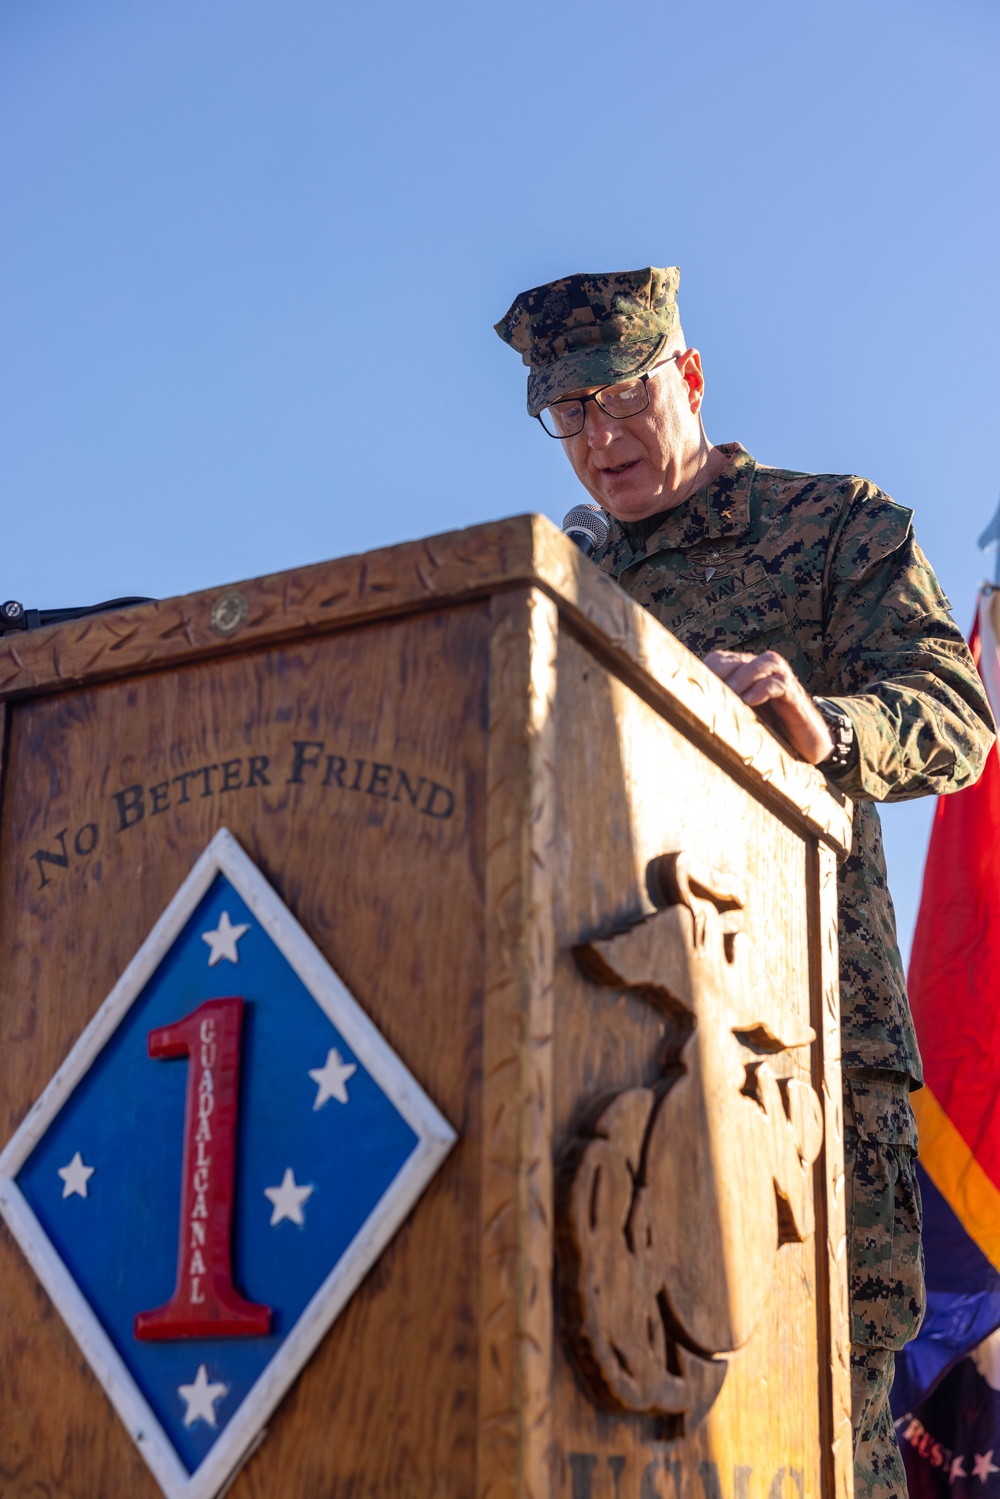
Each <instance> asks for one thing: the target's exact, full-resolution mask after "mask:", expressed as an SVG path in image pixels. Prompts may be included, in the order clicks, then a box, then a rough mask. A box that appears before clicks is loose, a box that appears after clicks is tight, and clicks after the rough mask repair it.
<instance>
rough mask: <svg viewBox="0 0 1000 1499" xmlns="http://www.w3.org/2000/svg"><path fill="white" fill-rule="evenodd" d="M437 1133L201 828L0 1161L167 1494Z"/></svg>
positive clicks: (355, 1272)
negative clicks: (176, 881)
mask: <svg viewBox="0 0 1000 1499" xmlns="http://www.w3.org/2000/svg"><path fill="white" fill-rule="evenodd" d="M454 1141H455V1134H454V1132H453V1130H452V1129H451V1128H450V1126H449V1125H448V1123H447V1122H446V1120H445V1119H444V1118H443V1117H442V1116H441V1114H440V1113H439V1112H438V1110H437V1109H436V1108H435V1107H434V1105H433V1104H432V1103H431V1101H430V1099H429V1098H428V1097H427V1096H426V1094H425V1093H424V1092H423V1091H422V1090H421V1088H420V1087H419V1086H418V1084H417V1083H416V1082H415V1080H414V1079H413V1077H412V1076H411V1075H410V1073H409V1072H408V1071H407V1070H406V1068H405V1067H404V1065H403V1064H402V1062H401V1061H400V1059H399V1058H398V1057H397V1056H396V1055H395V1053H394V1052H393V1051H392V1050H391V1049H390V1047H389V1046H388V1044H387V1043H386V1041H385V1040H384V1038H383V1037H382V1036H381V1034H380V1033H379V1032H378V1031H377V1030H376V1028H375V1026H374V1025H373V1024H372V1022H371V1021H370V1020H369V1019H368V1017H367V1016H366V1015H365V1013H364V1012H363V1010H362V1009H361V1008H360V1006H359V1005H358V1004H357V1002H356V1001H355V999H354V998H353V997H352V996H351V994H350V993H349V992H348V990H347V989H346V987H345V986H344V984H343V983H342V982H341V980H340V979H339V978H338V977H337V975H336V973H334V971H333V969H332V968H331V967H330V966H329V964H328V963H327V962H326V960H325V958H324V957H323V956H322V954H321V953H320V952H319V950H318V949H317V948H316V947H315V945H314V944H313V943H312V941H311V940H310V939H309V937H308V936H307V935H306V933H305V932H304V931H303V929H302V928H301V926H300V925H299V924H298V922H297V921H296V920H295V918H294V917H293V916H292V914H291V912H290V911H289V910H288V909H287V907H286V906H285V905H284V904H283V902H282V901H281V900H280V899H279V898H278V896H277V895H276V894H275V892H274V891H273V889H272V888H271V887H270V885H268V883H267V882H266V880H265V879H264V878H263V876H262V875H261V873H260V872H259V870H258V869H257V868H256V866H255V865H254V864H253V863H252V862H251V860H250V859H249V858H248V857H247V856H246V854H245V853H244V852H243V850H242V849H241V848H240V847H239V845H238V844H237V842H236V840H235V839H234V838H233V837H232V836H231V834H229V833H228V832H226V831H225V830H223V831H221V832H220V833H218V834H217V835H216V836H215V838H214V839H213V840H212V842H211V844H210V845H209V847H208V848H207V849H206V850H205V852H204V854H203V855H202V856H201V858H200V859H199V860H198V862H197V864H196V865H195V867H194V869H193V870H192V871H191V874H190V875H189V876H188V878H187V879H186V880H185V881H184V884H183V885H182V886H181V888H180V890H179V891H178V892H177V894H176V896H175V897H174V899H173V900H172V901H171V903H170V905H169V906H168V908H167V910H166V911H165V912H164V914H163V916H162V917H161V918H160V920H159V921H158V922H157V924H156V926H155V927H154V928H153V930H152V932H151V933H150V935H149V937H148V938H147V940H146V941H145V942H144V943H143V945H142V947H141V948H140V950H139V952H138V953H137V954H136V956H135V958H134V959H133V961H132V962H131V963H130V964H129V966H128V968H127V969H126V971H125V973H124V974H123V975H122V977H121V979H120V980H119V982H118V983H117V984H116V985H115V987H114V989H113V990H112V992H111V994H110V995H109V996H108V998H107V999H106V1001H105V1002H104V1004H103V1005H102V1006H101V1009H100V1010H99V1011H98V1013H97V1014H96V1015H95V1017H94V1019H93V1021H92V1022H91V1024H90V1025H89V1026H88V1027H87V1029H86V1030H85V1032H84V1033H83V1035H82V1036H81V1037H80V1040H79V1041H78V1043H77V1044H76V1046H75V1047H74V1049H73V1051H72V1052H71V1053H70V1055H69V1057H68V1058H67V1059H66V1061H65V1063H64V1064H63V1065H62V1067H61V1068H60V1069H59V1071H58V1072H57V1073H56V1075H55V1077H54V1078H53V1080H52V1082H51V1083H50V1084H49V1086H48V1088H47V1089H46V1091H45V1092H44V1093H43V1094H42V1096H41V1098H40V1099H39V1100H38V1102H37V1103H36V1104H35V1106H34V1107H33V1109H32V1110H31V1111H30V1113H29V1114H28V1116H27V1118H26V1119H25V1120H24V1122H23V1124H22V1125H21V1127H20V1129H19V1130H18V1131H17V1133H16V1134H15V1135H14V1137H13V1139H12V1140H11V1141H10V1143H9V1144H8V1145H7V1147H6V1148H5V1150H4V1151H3V1154H2V1155H0V1212H2V1214H3V1216H4V1218H5V1219H6V1221H7V1224H8V1226H9V1227H10V1228H11V1230H12V1232H13V1233H14V1235H15V1237H16V1238H17V1239H18V1241H19V1243H20V1244H21V1247H22V1249H23V1250H24V1252H25V1254H26V1255H27V1257H28V1259H29V1260H30V1262H31V1264H32V1266H33V1267H34V1269H35V1271H36V1273H37V1274H38V1275H39V1277H40V1279H41V1280H42V1282H43V1284H44V1285H45V1287H46V1289H47V1291H48V1293H49V1295H50V1296H51V1297H52V1299H53V1301H54V1302H55V1304H56V1306H57V1307H58V1309H59V1311H60V1313H61V1314H62V1316H63V1317H64V1319H65V1320H66V1322H67V1324H68V1325H69V1327H70V1329H71V1331H72V1332H73V1334H74V1336H75V1337H76V1339H77V1342H78V1343H79V1345H80V1347H81V1349H82V1351H83V1352H84V1354H85V1355H86V1357H87V1359H88V1360H89V1362H90V1365H91V1367H92V1369H93V1370H94V1372H95V1374H96V1375H97V1378H98V1379H99V1381H100V1383H101V1384H102V1385H103V1387H104V1389H105V1390H106V1391H107V1393H108V1395H109V1396H110V1398H111V1400H112V1401H113V1403H114V1405H115V1407H116V1409H117V1411H118V1413H119V1415H120V1416H121V1418H122V1420H123V1421H124V1422H125V1423H126V1425H127V1427H128V1429H129V1431H130V1433H131V1435H132V1437H133V1440H134V1441H135V1442H136V1444H137V1445H138V1447H139V1448H140V1450H141V1451H142V1453H143V1455H144V1456H145V1458H146V1461H147V1462H148V1464H149V1466H150V1468H151V1469H152V1471H153V1473H154V1475H155V1477H156V1479H157V1481H158V1482H159V1484H160V1486H161V1488H162V1489H163V1491H164V1493H165V1494H167V1495H168V1496H169V1499H212V1496H214V1495H215V1494H217V1493H218V1491H219V1490H220V1489H221V1488H222V1487H223V1486H224V1485H225V1484H226V1482H227V1481H228V1480H229V1479H230V1478H231V1476H232V1474H233V1472H234V1470H235V1469H236V1468H237V1467H238V1466H239V1465H240V1463H241V1461H242V1460H243V1459H244V1457H245V1455H246V1454H247V1452H248V1451H250V1450H252V1448H253V1446H254V1445H255V1443H256V1441H257V1440H258V1438H259V1435H260V1433H261V1431H262V1429H263V1424H264V1422H265V1421H266V1420H267V1419H268V1417H269V1416H270V1414H271V1412H272V1411H273V1410H274V1408H275V1406H276V1405H277V1404H278V1402H279V1400H280V1399H281V1398H282V1396H283V1395H284V1393H285V1391H286V1390H287V1388H288V1386H289V1385H290V1384H291V1383H292V1381H293V1380H294V1379H295V1377H296V1376H297V1374H298V1373H299V1371H300V1370H301V1368H302V1366H303V1365H304V1364H305V1362H306V1360H307V1359H308V1358H309V1357H310V1355H311V1354H312V1352H313V1351H314V1349H315V1348H316V1346H317V1345H318V1343H319V1342H320V1340H321V1339H322V1338H323V1336H324V1335H325V1333H326V1332H327V1330H328V1329H329V1328H330V1326H331V1325H332V1323H333V1322H334V1320H335V1318H336V1317H337V1315H338V1313H339V1312H340V1311H341V1309H342V1308H343V1306H344V1305H345V1304H346V1302H347V1301H348V1299H349V1298H350V1297H351V1295H352V1294H353V1293H354V1291H355V1290H356V1288H357V1286H358V1285H359V1284H360V1282H361V1280H362V1278H363V1277H364V1275H365V1274H366V1272H367V1271H368V1269H369V1268H370V1267H371V1265H372V1264H373V1262H374V1261H375V1260H376V1259H377V1257H378V1256H379V1254H381V1252H382V1250H383V1249H384V1248H385V1246H386V1245H387V1244H388V1242H389V1241H390V1239H391V1238H392V1237H393V1235H394V1234H395V1233H396V1230H397V1229H398V1227H399V1225H400V1224H401V1223H402V1221H403V1219H404V1218H405V1217H406V1215H407V1214H408V1213H409V1212H410V1210H411V1209H412V1207H413V1206H414V1204H415V1203H416V1201H417V1199H418V1198H419V1197H420V1195H421V1194H422V1192H423V1191H424V1188H425V1187H426V1186H427V1184H428V1182H429V1181H430V1179H431V1178H432V1176H433V1175H434V1173H435V1172H436V1171H437V1169H438V1167H439V1166H440V1164H441V1162H442V1161H443V1159H444V1157H445V1156H446V1155H447V1153H448V1151H449V1150H450V1149H451V1146H452V1144H453V1143H454Z"/></svg>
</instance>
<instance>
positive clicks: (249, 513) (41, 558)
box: [0, 0, 1000, 940]
mask: <svg viewBox="0 0 1000 1499" xmlns="http://www.w3.org/2000/svg"><path fill="white" fill-rule="evenodd" d="M998 78H1000V8H998V6H997V5H996V3H995V0H937V3H930V0H764V3H758V4H753V3H747V0H688V3H687V4H685V5H679V4H676V3H674V0H659V3H656V4H649V3H644V0H635V3H632V4H628V5H623V4H620V3H619V4H615V5H611V4H608V3H605V4H602V5H598V4H595V3H593V0H575V3H573V4H568V3H547V0H531V3H526V0H507V3H506V4H504V5H477V4H469V3H467V0H466V3H462V4H459V3H457V0H453V3H446V4H443V3H434V0H431V3H425V4H423V5H412V4H405V5H404V4H401V3H399V0H389V3H387V4H383V5H379V6H374V5H369V6H363V5H346V4H344V3H339V4H338V3H336V0H4V3H3V5H2V7H0V204H2V209H0V385H2V392H0V402H2V410H3V420H2V434H0V486H2V488H0V516H2V531H0V537H2V540H0V597H3V598H7V597H15V598H19V599H21V600H22V601H23V602H24V603H26V604H28V605H36V606H41V607H45V606H50V605H57V604H64V603H75V602H88V601H93V600H96V599H98V598H103V597H107V596H109V595H113V594H117V593H126V592H137V593H148V594H154V595H166V594H171V593H183V592H187V591H188V590H190V589H193V588H197V587H201V586H205V585H210V584H214V583H218V582H222V581H226V580H230V579H236V578H241V577H247V576H252V575H254V574H256V573H261V572H265V571H273V570H275V569H280V568H285V567H290V566H292V565H294V564H297V563H305V562H311V561H314V560H316V559H318V558H322V557H329V556H335V555H339V554H342V553H346V552H352V551H357V550H362V549H365V548H367V547H371V546H376V545H380V544H383V543H387V542H393V541H397V540H401V539H403V538H405V537H410V536H415V535H421V534H428V533H431V532H434V531H440V530H445V529H450V528H452V527H455V526H461V525H466V524H471V523H473V522H477V521H483V520H488V519H490V518H493V517H496V516H500V515H506V514H511V513H515V512H519V511H524V510H530V509H534V510H542V511H544V512H545V513H547V514H548V515H550V516H552V517H553V518H555V519H558V518H560V517H561V515H562V513H563V512H564V510H565V509H567V508H568V506H569V505H570V504H571V503H572V502H573V501H574V500H575V499H576V498H577V497H578V495H577V490H576V488H575V485H574V481H573V479H572V477H571V475H570V472H569V469H568V466H567V465H566V464H565V460H564V459H563V458H562V456H561V454H560V452H559V451H558V448H557V445H556V444H555V443H551V442H549V441H548V440H547V439H546V438H545V437H544V436H543V434H542V433H541V432H540V430H538V428H537V424H535V423H531V422H529V421H528V420H527V418H526V417H525V415H524V381H523V371H522V367H521V365H520V362H519V360H518V359H517V357H516V356H515V355H514V354H513V353H512V352H511V351H510V350H508V349H507V348H505V347H504V346H503V345H502V344H501V343H500V342H499V340H498V339H497V338H496V336H495V335H494V333H493V331H492V327H491V325H492V323H493V322H494V321H495V320H496V319H497V318H498V317H499V316H500V315H501V313H503V312H504V311H505V310H506V308H507V306H508V304H509V303H510V301H511V300H512V298H513V296H514V294H515V293H516V292H518V291H520V290H522V289H523V288H525V287H528V286H533V285H536V284H537V283H539V282H541V281H545V280H548V279H549V278H551V277H553V276H557V275H562V274H566V273H568V272H572V271H578V270H595V269H618V268H626V267H635V266H642V265H648V264H650V263H652V264H656V265H668V264H679V265H680V267H681V271H682V282H681V307H682V314H683V319H684V325H685V329H686V331H687V334H688V337H689V339H690V340H691V341H692V342H694V343H695V344H697V346H698V347H699V348H700V349H701V350H702V354H703V358H704V362H705V366H706V370H707V374H708V380H709V394H708V400H707V405H706V423H707V427H708V431H709V435H710V436H711V437H712V438H713V439H714V440H715V441H720V442H721V441H726V440H730V439H733V438H737V439H739V440H740V441H741V442H743V443H744V444H745V445H746V446H747V447H748V448H749V449H750V451H751V452H752V453H754V454H755V456H756V457H758V458H759V459H761V460H762V461H763V462H767V463H774V464H778V465H781V466H786V467H795V468H803V469H812V470H820V471H851V472H856V473H861V474H865V475H867V476H869V477H871V478H873V479H875V480H876V481H877V482H878V483H879V484H880V485H881V486H882V487H883V488H884V489H886V490H888V492H889V493H890V494H892V495H893V496H894V497H895V498H896V499H898V500H899V501H900V502H902V503H904V504H907V505H910V506H912V507H913V508H914V509H915V511H916V525H917V534H918V536H919V538H920V540H921V542H922V544H923V546H924V548H925V550H926V551H927V552H928V554H929V555H930V557H931V559H932V561H933V562H934V563H935V565H936V566H937V568H938V571H939V574H940V576H941V579H942V582H943V584H944V586H945V589H946V591H947V592H948V593H949V595H950V596H951V598H952V599H953V601H954V604H955V609H956V616H957V618H958V619H959V621H960V622H961V623H962V624H963V626H966V627H967V626H968V624H969V622H970V621H971V616H972V610H973V602H974V593H975V589H976V585H977V583H978V582H979V580H980V578H981V576H982V574H983V570H984V561H983V559H982V558H981V557H980V556H979V554H978V553H977V551H976V548H975V539H976V536H977V535H978V533H979V531H980V530H981V528H982V527H983V526H984V525H985V523H986V521H987V520H988V519H989V518H990V515H991V514H992V512H993V509H994V507H995V505H996V501H997V493H998V487H1000V454H998V445H997V411H998V405H1000V402H998V395H1000V373H998V371H1000V358H998V348H1000V316H998V309H1000V296H998V289H997V286H998V258H997V248H998V245H1000V165H998V163H1000V149H998V148H1000V128H998V127H1000V86H998ZM930 812H931V805H930V804H929V803H926V802H922V803H916V804H910V805H908V806H906V807H904V808H898V809H890V811H889V813H888V815H887V818H886V827H887V842H888V847H889V856H890V874H891V878H892V883H893V888H894V891H895V893H896V896H897V902H898V906H899V912H900V923H901V928H902V932H903V936H904V940H906V939H907V938H908V932H909V928H910V925H911V923H912V919H913V915H914V911H915V903H916V899H917V894H918V890H919V875H920V868H921V865H922V861H923V851H924V845H925V841H926V829H927V825H928V820H929V815H930Z"/></svg>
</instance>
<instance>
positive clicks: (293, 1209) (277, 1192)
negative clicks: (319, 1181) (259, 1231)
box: [264, 1166, 313, 1228]
mask: <svg viewBox="0 0 1000 1499" xmlns="http://www.w3.org/2000/svg"><path fill="white" fill-rule="evenodd" d="M312 1195H313V1189H312V1187H297V1186H296V1185H295V1172H294V1171H293V1170H292V1168H291V1166H289V1167H288V1169H287V1170H286V1172H285V1174H284V1176H283V1177H282V1179H281V1186H280V1187H265V1188H264V1196H265V1197H269V1198H270V1199H271V1202H272V1203H273V1204H274V1211H273V1212H272V1214H271V1227H272V1228H274V1227H275V1225H276V1224H278V1223H280V1222H281V1221H282V1219H283V1218H291V1220H292V1222H293V1223H299V1224H302V1223H305V1221H306V1220H305V1218H304V1217H303V1215H302V1204H303V1203H304V1202H308V1201H309V1198H310V1197H311V1196H312Z"/></svg>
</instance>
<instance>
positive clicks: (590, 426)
mask: <svg viewBox="0 0 1000 1499" xmlns="http://www.w3.org/2000/svg"><path fill="white" fill-rule="evenodd" d="M586 430H587V446H588V447H591V448H594V449H595V450H600V449H601V448H607V447H610V445H611V444H612V443H613V442H614V440H615V438H616V437H617V435H618V431H619V427H618V423H617V422H616V421H615V419H614V417H613V416H608V413H607V412H606V411H603V410H602V409H601V407H600V406H598V404H597V402H596V401H588V402H587V423H586Z"/></svg>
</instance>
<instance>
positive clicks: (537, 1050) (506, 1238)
mask: <svg viewBox="0 0 1000 1499" xmlns="http://www.w3.org/2000/svg"><path fill="white" fill-rule="evenodd" d="M493 620H494V625H493V637H492V641H491V645H490V739H489V753H488V761H487V785H488V797H489V811H488V815H487V828H486V846H487V864H486V905H487V909H488V911H489V912H490V918H491V919H490V924H489V927H488V929H487V945H486V1013H485V1025H484V1033H483V1104H482V1109H483V1202H482V1223H483V1241H482V1322H483V1336H482V1343H481V1346H480V1362H479V1369H480V1389H479V1476H478V1484H479V1489H478V1491H479V1494H480V1496H481V1499H548V1495H549V1492H550V1488H549V1440H550V1384H551V1367H552V1296H551V1265H552V1258H553V1218H552V1102H551V1097H552V1076H551V1073H552V1003H553V991H552V970H553V959H554V932H553V925H552V881H553V879H554V875H555V807H556V798H555V786H554V771H555V720H554V706H555V702H554V700H555V690H556V677H555V666H556V638H557V631H558V617H557V614H556V608H555V605H554V603H553V602H552V600H551V599H549V598H547V597H546V596H545V595H544V594H542V593H540V592H539V591H538V590H536V589H531V590H523V591H521V590H518V591H516V592H513V593H505V594H501V595H498V597H497V599H496V601H495V605H494V610H493Z"/></svg>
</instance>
